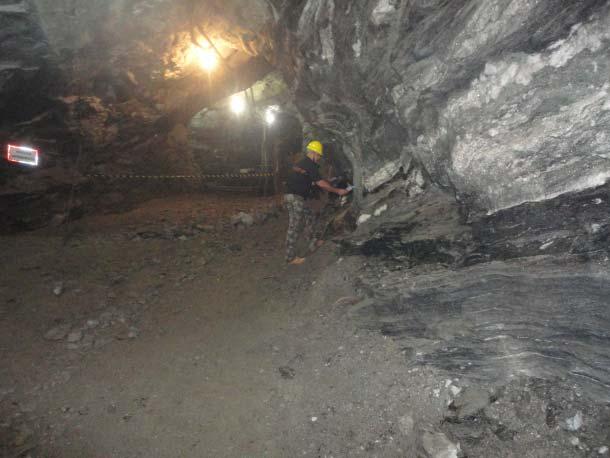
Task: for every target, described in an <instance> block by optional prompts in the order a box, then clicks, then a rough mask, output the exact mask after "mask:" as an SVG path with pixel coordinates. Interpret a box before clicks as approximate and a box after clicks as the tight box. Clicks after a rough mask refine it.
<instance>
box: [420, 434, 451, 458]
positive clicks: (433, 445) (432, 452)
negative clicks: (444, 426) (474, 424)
mask: <svg viewBox="0 0 610 458" xmlns="http://www.w3.org/2000/svg"><path fill="white" fill-rule="evenodd" d="M422 448H423V450H424V452H425V455H424V456H426V457H428V458H458V454H459V453H460V444H459V443H458V444H454V443H453V442H451V441H450V440H449V439H448V438H447V436H445V435H444V434H443V433H434V432H431V431H424V434H423V436H422Z"/></svg>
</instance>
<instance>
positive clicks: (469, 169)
mask: <svg viewBox="0 0 610 458" xmlns="http://www.w3.org/2000/svg"><path fill="white" fill-rule="evenodd" d="M278 3H279V2H278ZM280 8H281V6H280ZM283 8H284V9H283V10H282V19H283V21H284V22H283V23H282V31H281V32H280V36H281V37H282V40H281V46H280V45H278V55H279V57H278V60H279V61H280V65H281V66H282V67H283V68H284V69H285V73H286V75H288V76H292V77H293V80H292V81H293V89H294V93H295V95H296V101H297V105H298V106H299V108H300V109H301V111H302V114H303V118H304V120H305V121H306V122H307V123H308V127H309V129H310V130H311V131H312V132H316V134H317V135H321V136H323V137H324V138H325V139H326V140H327V141H335V142H336V143H338V144H340V145H342V149H343V152H344V154H345V156H346V157H347V158H348V159H349V160H350V162H351V163H352V165H353V168H354V179H355V181H356V183H357V184H358V185H360V186H361V188H362V189H361V190H368V191H371V190H374V189H376V188H377V187H378V186H380V185H381V184H383V183H384V182H386V181H388V180H389V179H390V178H392V176H393V175H395V174H397V173H398V172H399V171H400V169H401V167H403V168H408V166H409V164H410V162H411V160H413V159H414V160H416V161H417V162H418V163H419V164H421V165H422V166H423V168H424V169H425V171H426V172H427V175H428V176H429V177H430V179H431V180H432V181H434V182H435V183H437V184H440V185H441V186H443V187H445V188H446V189H449V190H452V191H454V192H456V193H457V194H458V196H459V197H460V198H462V199H467V200H468V201H472V202H473V203H475V204H476V205H477V206H478V207H480V208H483V209H485V210H487V211H491V212H493V211H497V210H499V209H501V208H506V207H510V206H514V205H518V204H520V203H523V202H526V201H537V200H544V199H548V198H551V197H554V196H557V195H559V194H561V193H565V192H570V191H577V190H582V189H587V188H590V187H595V186H598V185H600V184H603V183H604V182H605V180H606V178H607V177H608V175H609V174H610V169H609V167H608V161H607V158H606V157H605V156H606V155H607V153H608V148H609V146H610V142H609V141H608V136H607V134H606V131H607V130H608V126H609V124H610V102H609V100H610V98H609V92H608V91H609V90H610V86H608V77H607V75H608V71H609V65H610V62H609V59H608V51H609V48H610V33H609V32H608V30H610V6H609V5H608V4H607V2H605V1H600V0H584V1H580V2H566V1H562V0H546V1H538V2H528V1H522V0H484V1H483V0H470V1H451V2H448V1H441V0H432V1H428V0H427V1H416V0H403V1H398V0H370V1H360V2H348V3H341V2H335V1H334V0H309V1H307V2H301V3H300V4H299V8H298V9H295V7H294V5H291V4H287V3H286V2H284V5H283Z"/></svg>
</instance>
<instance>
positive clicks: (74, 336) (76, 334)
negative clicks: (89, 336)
mask: <svg viewBox="0 0 610 458" xmlns="http://www.w3.org/2000/svg"><path fill="white" fill-rule="evenodd" d="M82 338H83V331H81V330H80V329H75V330H74V331H72V332H70V334H68V337H67V338H66V340H67V341H68V342H70V343H76V342H80V341H81V339H82Z"/></svg>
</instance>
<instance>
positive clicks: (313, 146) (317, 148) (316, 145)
mask: <svg viewBox="0 0 610 458" xmlns="http://www.w3.org/2000/svg"><path fill="white" fill-rule="evenodd" d="M307 150H308V151H313V152H314V153H317V154H319V155H320V156H324V147H323V146H322V143H320V142H319V141H317V140H314V141H313V142H310V143H309V145H307Z"/></svg>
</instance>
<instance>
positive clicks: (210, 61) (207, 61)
mask: <svg viewBox="0 0 610 458" xmlns="http://www.w3.org/2000/svg"><path fill="white" fill-rule="evenodd" d="M194 52H195V57H196V59H197V62H198V63H199V65H200V66H201V68H203V69H204V70H207V71H208V72H209V71H212V70H214V69H215V68H216V66H217V65H218V56H217V55H216V53H215V52H214V51H213V50H211V49H203V48H195V51H194Z"/></svg>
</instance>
